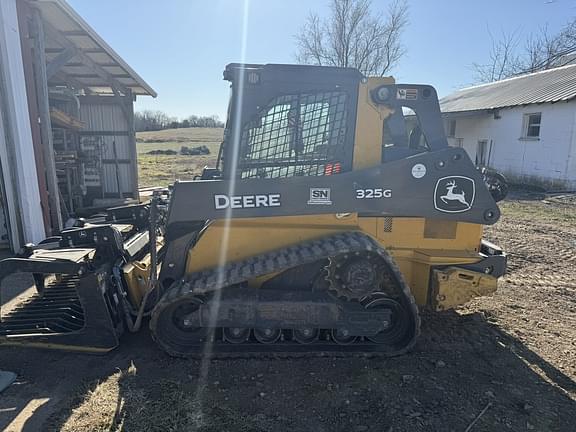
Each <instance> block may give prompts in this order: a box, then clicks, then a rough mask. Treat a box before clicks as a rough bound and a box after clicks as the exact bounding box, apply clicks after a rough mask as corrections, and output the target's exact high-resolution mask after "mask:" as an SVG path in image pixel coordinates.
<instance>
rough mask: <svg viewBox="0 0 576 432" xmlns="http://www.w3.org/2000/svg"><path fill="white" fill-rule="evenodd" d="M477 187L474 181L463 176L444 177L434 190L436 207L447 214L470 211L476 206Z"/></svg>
mask: <svg viewBox="0 0 576 432" xmlns="http://www.w3.org/2000/svg"><path fill="white" fill-rule="evenodd" d="M475 195H476V185H475V184H474V180H472V179H471V178H469V177H463V176H450V177H442V178H441V179H439V180H438V182H437V183H436V189H435V190H434V207H435V208H436V210H438V211H441V212H445V213H461V212H465V211H468V210H470V209H471V208H472V204H474V196H475Z"/></svg>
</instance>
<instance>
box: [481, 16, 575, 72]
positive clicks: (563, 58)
mask: <svg viewBox="0 0 576 432" xmlns="http://www.w3.org/2000/svg"><path fill="white" fill-rule="evenodd" d="M516 33H517V32H514V33H512V34H506V33H504V32H503V33H502V35H501V37H500V39H498V40H496V39H495V38H494V37H493V35H492V33H491V32H490V30H489V29H488V34H489V35H490V39H491V41H492V47H491V50H490V54H489V58H488V62H487V63H485V64H480V63H473V64H472V66H473V69H474V71H475V75H476V76H475V79H476V81H477V82H491V81H497V80H501V79H504V78H508V77H512V76H515V75H521V74H524V73H530V72H537V71H540V70H546V69H550V68H555V67H559V66H565V65H567V64H570V63H574V62H576V18H574V19H573V20H572V21H571V22H570V23H568V24H567V25H566V26H564V28H563V29H562V30H561V31H560V32H559V33H557V34H551V33H550V32H549V30H548V27H547V26H544V27H541V28H540V29H539V30H538V31H537V32H535V33H532V34H530V35H529V36H528V37H527V38H526V40H525V41H524V45H523V46H522V47H521V48H519V38H518V37H517V34H516Z"/></svg>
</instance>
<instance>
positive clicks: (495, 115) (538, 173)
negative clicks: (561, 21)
mask: <svg viewBox="0 0 576 432" xmlns="http://www.w3.org/2000/svg"><path fill="white" fill-rule="evenodd" d="M440 107H441V109H442V113H443V116H444V119H445V122H446V133H447V135H448V141H449V143H450V144H451V145H453V146H458V147H463V148H465V149H466V151H467V152H468V153H469V155H470V157H471V158H472V160H473V161H476V163H477V164H478V165H486V166H490V167H492V168H495V169H496V170H498V171H500V172H502V173H504V174H505V175H506V176H508V177H509V178H510V180H512V181H513V182H521V183H527V184H532V185H538V186H542V187H545V188H547V189H554V190H576V65H570V66H564V67H561V68H556V69H550V70H547V71H542V72H537V73H533V74H528V75H522V76H519V77H515V78H510V79H506V80H502V81H497V82H494V83H490V84H483V85H480V86H475V87H470V88H466V89H462V90H459V91H457V92H455V93H453V94H451V95H449V96H446V97H444V98H442V99H441V100H440Z"/></svg>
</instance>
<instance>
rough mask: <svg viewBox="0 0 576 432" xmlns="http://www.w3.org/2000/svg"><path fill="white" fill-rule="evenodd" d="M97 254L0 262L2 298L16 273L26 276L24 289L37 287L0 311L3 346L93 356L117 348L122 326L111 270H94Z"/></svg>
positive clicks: (40, 253)
mask: <svg viewBox="0 0 576 432" xmlns="http://www.w3.org/2000/svg"><path fill="white" fill-rule="evenodd" d="M93 253H94V249H90V248H86V249H60V250H37V251H35V252H34V253H33V254H32V255H31V256H30V257H29V258H8V259H5V260H3V261H0V284H2V282H3V284H2V285H0V295H1V292H2V287H3V286H4V287H5V285H6V284H7V283H8V282H9V281H10V280H13V281H14V279H15V277H13V275H14V274H15V273H22V275H18V279H19V280H20V281H21V283H22V282H24V281H25V280H26V279H28V280H30V281H32V280H33V282H34V285H35V291H34V292H33V293H32V294H31V295H27V296H26V298H25V299H24V300H23V301H21V302H20V303H17V304H16V305H15V306H14V307H11V308H9V310H8V311H6V310H4V311H0V344H3V345H21V346H22V345H25V346H36V347H44V348H61V349H67V350H74V351H90V352H106V351H109V350H111V349H113V348H115V347H116V346H117V345H118V337H119V334H120V333H121V330H122V321H121V320H120V319H119V318H118V317H115V316H114V314H115V310H116V309H115V308H114V307H111V306H112V304H111V302H113V301H114V296H113V295H112V294H111V290H110V287H109V283H110V282H109V281H110V266H109V265H107V264H103V265H101V266H100V267H98V268H94V267H93V263H92V261H91V259H90V258H91V255H92V254H93ZM26 273H28V274H29V275H32V277H31V278H30V277H28V278H26V277H25V275H24V274H26ZM32 290H34V288H33V287H32ZM26 294H28V293H26ZM0 304H1V296H0ZM5 309H6V308H5Z"/></svg>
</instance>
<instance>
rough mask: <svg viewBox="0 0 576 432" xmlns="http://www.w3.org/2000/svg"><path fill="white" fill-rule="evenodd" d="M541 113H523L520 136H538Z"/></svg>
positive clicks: (533, 137)
mask: <svg viewBox="0 0 576 432" xmlns="http://www.w3.org/2000/svg"><path fill="white" fill-rule="evenodd" d="M541 121H542V113H531V114H524V119H523V122H522V138H529V139H530V138H532V139H535V138H540V123H541Z"/></svg>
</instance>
